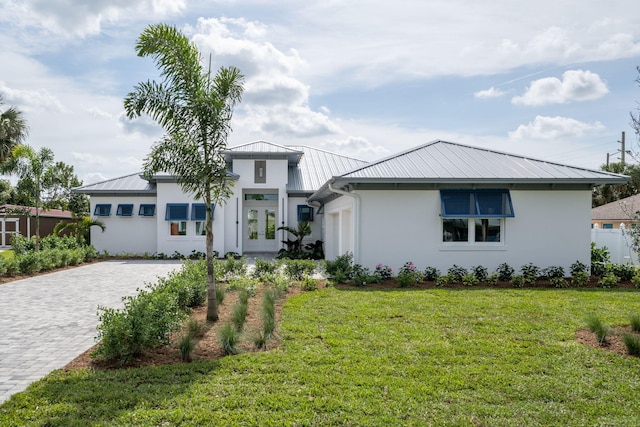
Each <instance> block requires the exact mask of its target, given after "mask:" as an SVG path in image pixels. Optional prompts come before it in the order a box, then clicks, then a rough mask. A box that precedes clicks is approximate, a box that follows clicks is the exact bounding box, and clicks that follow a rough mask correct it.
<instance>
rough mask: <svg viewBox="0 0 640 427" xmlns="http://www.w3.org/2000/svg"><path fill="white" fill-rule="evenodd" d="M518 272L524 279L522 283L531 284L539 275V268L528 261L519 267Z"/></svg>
mask: <svg viewBox="0 0 640 427" xmlns="http://www.w3.org/2000/svg"><path fill="white" fill-rule="evenodd" d="M520 273H521V275H522V277H523V279H524V283H525V284H528V285H532V284H534V283H535V282H536V280H537V279H538V276H540V268H538V267H537V266H535V265H533V263H531V262H530V263H528V264H525V265H523V266H522V267H520Z"/></svg>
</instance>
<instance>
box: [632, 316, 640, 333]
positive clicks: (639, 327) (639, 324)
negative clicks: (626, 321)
mask: <svg viewBox="0 0 640 427" xmlns="http://www.w3.org/2000/svg"><path fill="white" fill-rule="evenodd" d="M630 320H631V330H632V331H633V332H640V316H639V315H634V316H631V319H630Z"/></svg>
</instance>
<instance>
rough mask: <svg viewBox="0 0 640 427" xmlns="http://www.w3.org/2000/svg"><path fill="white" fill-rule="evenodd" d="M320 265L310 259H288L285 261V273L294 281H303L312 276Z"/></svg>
mask: <svg viewBox="0 0 640 427" xmlns="http://www.w3.org/2000/svg"><path fill="white" fill-rule="evenodd" d="M317 268H318V265H317V264H316V263H315V261H313V260H310V259H287V260H285V261H284V272H285V274H286V275H287V276H288V277H289V278H291V279H292V280H302V279H304V278H305V277H307V276H312V275H313V274H314V273H315V271H316V269H317Z"/></svg>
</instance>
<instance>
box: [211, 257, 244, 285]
mask: <svg viewBox="0 0 640 427" xmlns="http://www.w3.org/2000/svg"><path fill="white" fill-rule="evenodd" d="M216 264H217V263H216ZM219 264H220V268H219V269H218V272H217V273H218V274H220V280H222V281H229V280H230V279H231V278H232V277H237V276H244V275H245V274H246V273H247V260H246V258H236V257H235V256H233V255H228V256H227V257H226V259H225V260H224V261H221V262H220V263H219Z"/></svg>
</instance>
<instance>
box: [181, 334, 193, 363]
mask: <svg viewBox="0 0 640 427" xmlns="http://www.w3.org/2000/svg"><path fill="white" fill-rule="evenodd" d="M179 347H180V358H181V359H182V361H183V362H191V360H192V354H193V350H194V349H195V348H196V342H195V340H194V339H193V338H191V336H190V335H183V336H182V338H180V345H179Z"/></svg>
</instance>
